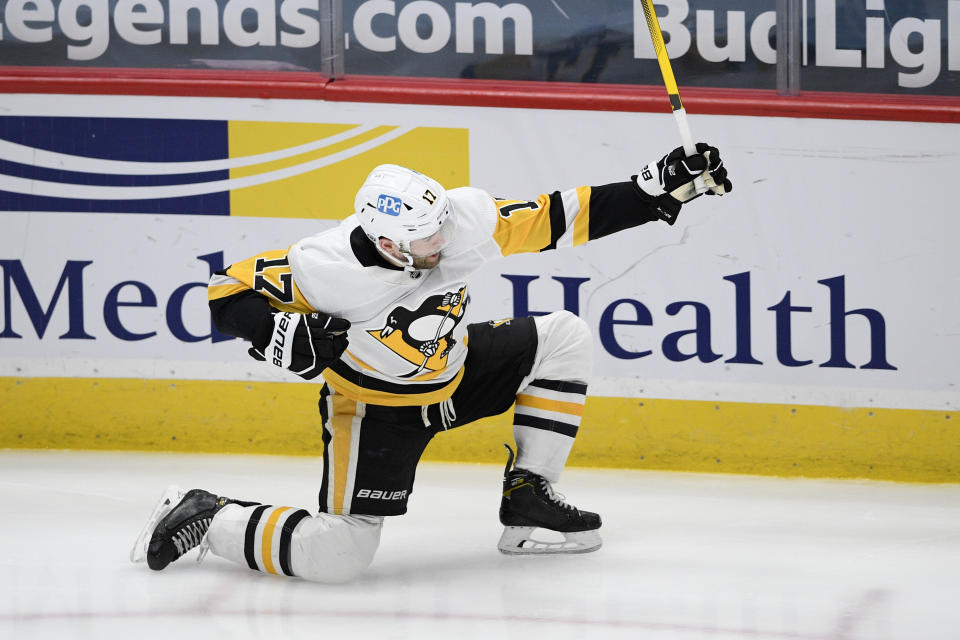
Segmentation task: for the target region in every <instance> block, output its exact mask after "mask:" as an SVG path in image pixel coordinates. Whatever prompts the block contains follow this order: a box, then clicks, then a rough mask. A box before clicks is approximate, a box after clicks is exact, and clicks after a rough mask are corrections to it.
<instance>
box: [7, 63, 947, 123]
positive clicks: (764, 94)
mask: <svg viewBox="0 0 960 640" xmlns="http://www.w3.org/2000/svg"><path fill="white" fill-rule="evenodd" d="M0 93H57V94H94V95H160V96H198V97H227V98H264V99H266V98H278V99H282V98H288V99H307V100H328V101H334V102H374V103H391V104H423V105H449V106H480V107H511V108H527V109H529V108H536V109H574V110H591V111H628V112H663V113H669V112H670V102H669V100H668V98H667V94H666V91H665V90H664V88H663V87H662V86H659V85H657V86H647V85H613V84H589V83H569V82H523V81H508V80H473V79H460V78H450V79H446V78H404V77H387V76H344V77H342V78H337V79H335V80H331V79H329V78H327V77H326V76H323V75H322V74H319V73H309V72H286V71H243V70H236V71H220V70H206V69H125V68H114V69H104V68H89V67H77V68H68V67H2V66H0ZM681 95H682V97H683V102H684V106H686V108H687V111H689V112H691V113H695V114H714V115H743V116H771V117H791V118H840V119H853V120H903V121H914V122H949V123H960V98H958V97H952V96H924V95H893V94H869V93H839V92H826V91H806V92H803V93H801V95H799V96H796V97H785V96H780V95H778V94H777V93H776V92H775V91H772V90H762V89H717V88H703V87H687V88H681Z"/></svg>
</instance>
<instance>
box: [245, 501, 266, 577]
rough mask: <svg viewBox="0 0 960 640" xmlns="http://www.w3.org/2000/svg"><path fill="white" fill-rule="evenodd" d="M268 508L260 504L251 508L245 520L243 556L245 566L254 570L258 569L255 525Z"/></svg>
mask: <svg viewBox="0 0 960 640" xmlns="http://www.w3.org/2000/svg"><path fill="white" fill-rule="evenodd" d="M269 508H270V505H266V504H262V505H260V506H259V507H257V508H256V509H254V510H253V513H251V514H250V519H249V520H248V521H247V533H246V535H245V536H244V538H243V557H244V558H246V559H247V566H249V567H250V568H251V569H253V570H254V571H260V570H261V569H260V567H259V566H257V556H256V554H255V553H254V547H255V546H256V542H257V525H258V524H260V518H261V517H263V512H264V511H266V510H267V509H269Z"/></svg>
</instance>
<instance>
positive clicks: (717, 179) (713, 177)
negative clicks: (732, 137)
mask: <svg viewBox="0 0 960 640" xmlns="http://www.w3.org/2000/svg"><path fill="white" fill-rule="evenodd" d="M697 152H698V153H697V154H696V155H692V156H689V157H688V156H687V155H686V154H685V153H684V151H683V147H677V148H676V149H674V150H673V151H671V152H670V153H668V154H667V155H665V156H663V157H662V158H660V159H659V160H657V161H654V162H651V163H649V164H648V165H647V166H645V167H644V168H643V169H642V170H641V171H640V175H638V176H634V182H635V183H636V185H637V187H639V189H640V191H641V192H642V193H643V195H644V196H647V198H648V199H651V200H653V205H654V207H655V208H656V210H657V213H658V215H659V216H660V219H661V220H664V221H666V222H667V224H673V223H674V222H676V221H677V215H678V214H679V213H680V206H681V205H682V204H683V203H685V202H689V201H690V200H693V199H694V198H697V197H698V196H699V195H700V194H698V193H697V188H696V185H695V184H694V181H695V180H696V179H697V177H698V176H703V182H704V184H705V186H706V187H707V191H706V193H707V195H718V196H722V195H724V194H725V193H729V192H730V191H732V190H733V183H732V182H730V179H729V178H727V170H726V168H725V167H724V166H723V160H721V159H720V151H719V150H718V149H717V148H716V147H711V146H710V145H709V144H707V143H705V142H698V143H697Z"/></svg>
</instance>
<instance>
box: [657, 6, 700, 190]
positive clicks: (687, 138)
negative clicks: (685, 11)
mask: <svg viewBox="0 0 960 640" xmlns="http://www.w3.org/2000/svg"><path fill="white" fill-rule="evenodd" d="M642 2H643V17H644V18H646V20H647V29H649V30H650V39H651V40H653V48H654V50H655V51H656V52H657V62H659V63H660V75H662V76H663V84H664V85H665V86H666V88H667V95H668V96H669V97H670V107H671V108H672V109H673V118H674V120H676V121H677V128H678V129H679V130H680V140H681V142H683V152H684V153H686V154H687V156H692V155H696V153H697V146H696V145H695V144H694V143H693V134H692V133H691V132H690V123H689V122H687V110H686V109H684V108H683V102H681V101H680V89H678V88H677V80H676V78H674V77H673V67H672V66H671V65H670V57H669V56H668V55H667V47H666V45H664V43H663V32H662V31H661V30H660V21H659V20H657V12H656V9H654V8H653V0H642ZM693 184H694V185H695V186H696V188H697V193H704V192H705V191H706V190H707V185H706V184H704V182H703V177H702V176H697V178H696V180H694V183H693Z"/></svg>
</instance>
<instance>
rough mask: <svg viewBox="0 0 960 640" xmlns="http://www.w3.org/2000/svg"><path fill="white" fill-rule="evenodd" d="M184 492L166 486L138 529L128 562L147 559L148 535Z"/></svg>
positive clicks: (181, 497) (175, 487)
mask: <svg viewBox="0 0 960 640" xmlns="http://www.w3.org/2000/svg"><path fill="white" fill-rule="evenodd" d="M184 494H185V492H184V490H183V489H181V488H180V487H178V486H176V485H173V484H172V485H170V486H169V487H167V488H166V490H165V491H164V492H163V495H161V496H160V500H159V501H158V502H157V506H155V507H154V508H153V513H151V514H150V518H149V519H148V520H147V523H146V524H145V525H143V529H141V530H140V535H138V536H137V541H136V542H134V543H133V548H132V549H130V562H145V561H146V560H147V547H149V546H150V537H151V536H152V535H153V530H154V529H156V528H157V523H158V522H160V521H161V520H163V518H164V517H166V515H167V514H168V513H170V512H171V511H172V510H173V508H174V507H175V506H177V504H179V502H180V500H182V499H183V496H184Z"/></svg>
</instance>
